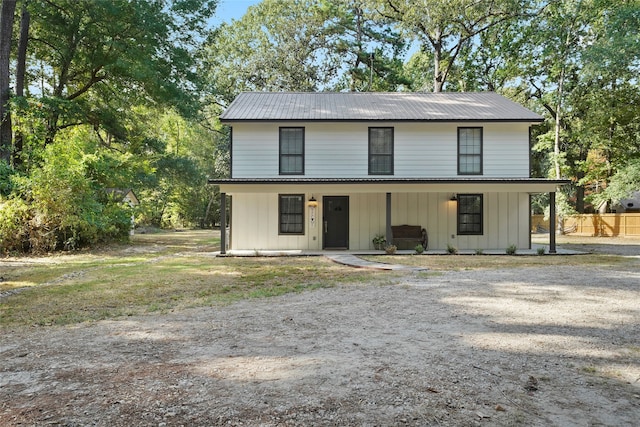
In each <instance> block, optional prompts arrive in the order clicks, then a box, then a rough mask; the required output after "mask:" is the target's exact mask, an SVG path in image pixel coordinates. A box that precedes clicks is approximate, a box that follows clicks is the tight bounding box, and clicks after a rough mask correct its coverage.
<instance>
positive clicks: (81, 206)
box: [0, 135, 132, 253]
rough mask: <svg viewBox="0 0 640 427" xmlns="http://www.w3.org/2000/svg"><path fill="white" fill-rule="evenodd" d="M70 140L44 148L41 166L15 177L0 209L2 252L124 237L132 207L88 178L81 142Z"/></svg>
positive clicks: (76, 245) (39, 250)
mask: <svg viewBox="0 0 640 427" xmlns="http://www.w3.org/2000/svg"><path fill="white" fill-rule="evenodd" d="M70 136H71V138H70V139H66V140H65V141H64V142H60V143H55V144H51V145H49V146H48V147H46V149H45V161H44V164H43V165H42V167H41V168H39V169H35V170H34V171H33V173H32V174H31V175H30V176H23V177H19V178H16V179H15V181H16V188H15V191H14V192H13V194H12V195H11V196H10V197H9V198H8V199H7V200H5V201H4V202H3V203H2V204H1V206H0V251H1V252H8V251H32V252H35V253H44V252H50V251H53V250H59V249H63V250H73V249H78V248H80V247H84V246H87V245H93V244H96V243H100V242H104V241H110V240H113V239H124V238H127V236H128V232H129V229H130V227H131V213H132V212H131V209H130V208H129V207H128V206H127V205H126V204H124V203H122V202H121V201H120V200H110V199H108V197H106V195H105V193H104V189H103V188H99V187H97V186H96V185H95V183H94V182H93V181H91V180H90V179H88V178H87V176H86V172H87V170H86V162H85V160H86V158H85V156H84V155H83V152H82V142H81V141H79V140H78V139H74V138H73V137H72V136H73V135H70Z"/></svg>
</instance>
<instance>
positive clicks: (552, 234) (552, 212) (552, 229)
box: [549, 191, 557, 254]
mask: <svg viewBox="0 0 640 427" xmlns="http://www.w3.org/2000/svg"><path fill="white" fill-rule="evenodd" d="M556 221H557V219H556V193H555V191H554V192H551V193H549V253H550V254H555V253H556Z"/></svg>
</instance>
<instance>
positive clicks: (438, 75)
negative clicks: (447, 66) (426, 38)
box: [432, 30, 444, 92]
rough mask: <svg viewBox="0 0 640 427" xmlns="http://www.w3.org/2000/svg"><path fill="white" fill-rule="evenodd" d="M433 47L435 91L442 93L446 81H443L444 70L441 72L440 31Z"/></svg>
mask: <svg viewBox="0 0 640 427" xmlns="http://www.w3.org/2000/svg"><path fill="white" fill-rule="evenodd" d="M432 45H433V91H434V92H442V87H443V86H444V81H442V70H440V61H441V60H442V33H441V32H440V30H438V32H437V33H436V36H435V38H434V41H433V42H432Z"/></svg>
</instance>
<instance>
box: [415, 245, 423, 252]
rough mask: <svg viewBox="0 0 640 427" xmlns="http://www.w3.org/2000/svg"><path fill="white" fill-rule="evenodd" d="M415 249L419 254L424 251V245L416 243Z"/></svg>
mask: <svg viewBox="0 0 640 427" xmlns="http://www.w3.org/2000/svg"><path fill="white" fill-rule="evenodd" d="M415 251H416V253H417V254H421V253H423V252H424V247H423V246H422V245H421V244H417V245H416V247H415Z"/></svg>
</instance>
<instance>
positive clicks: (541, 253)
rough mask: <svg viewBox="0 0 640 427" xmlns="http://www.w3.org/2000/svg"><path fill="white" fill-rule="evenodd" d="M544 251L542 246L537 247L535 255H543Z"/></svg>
mask: <svg viewBox="0 0 640 427" xmlns="http://www.w3.org/2000/svg"><path fill="white" fill-rule="evenodd" d="M545 250H546V249H545V247H544V246H542V247H539V248H538V249H537V250H536V253H537V254H538V255H544V253H545Z"/></svg>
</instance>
